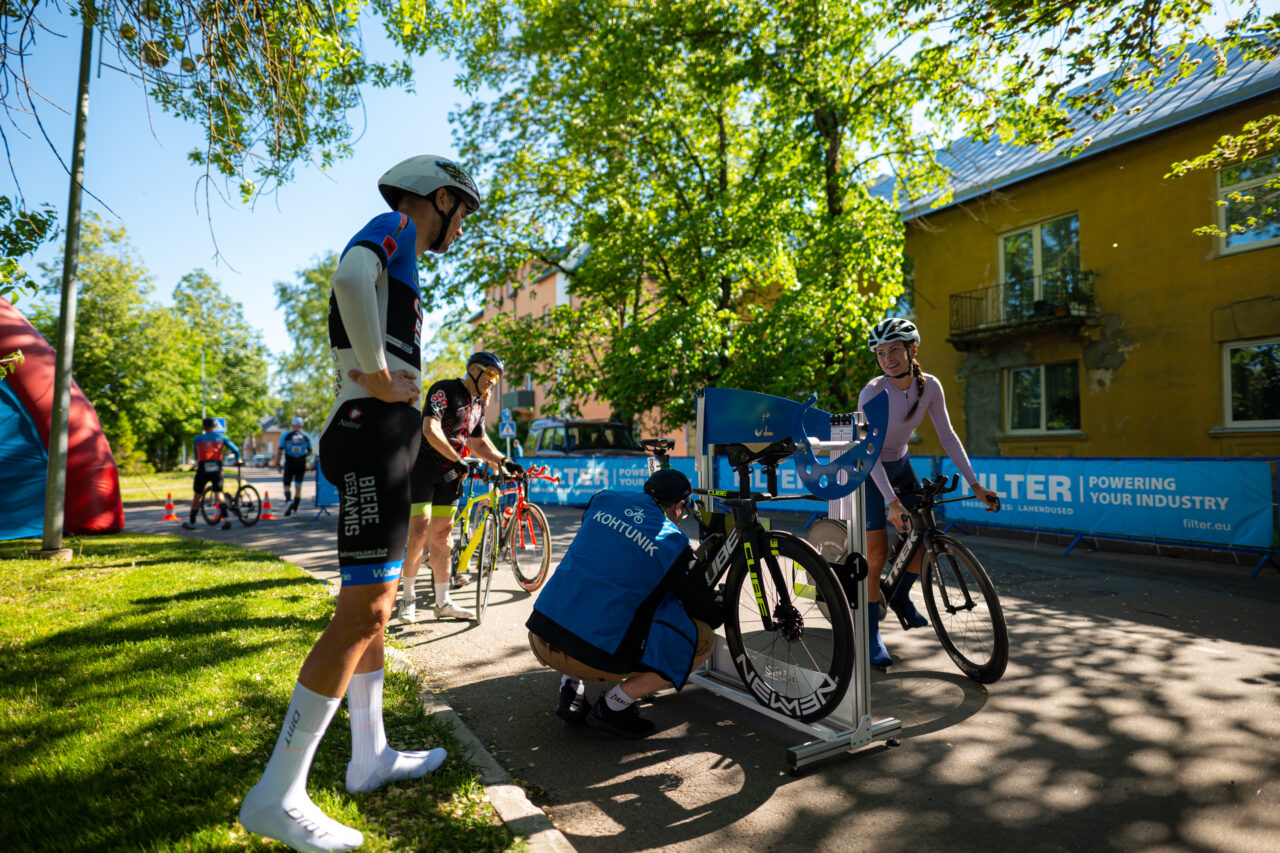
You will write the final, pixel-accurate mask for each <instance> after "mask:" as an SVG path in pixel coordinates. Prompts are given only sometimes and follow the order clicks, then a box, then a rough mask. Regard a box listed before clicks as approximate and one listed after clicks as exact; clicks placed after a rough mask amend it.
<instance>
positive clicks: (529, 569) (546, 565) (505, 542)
mask: <svg viewBox="0 0 1280 853" xmlns="http://www.w3.org/2000/svg"><path fill="white" fill-rule="evenodd" d="M529 480H546V481H547V482H548V483H558V482H560V478H559V477H553V476H551V475H550V474H549V473H548V468H547V466H546V465H538V466H534V467H531V468H527V469H525V472H524V475H523V476H521V477H515V478H513V479H512V480H511V481H510V485H509V487H508V488H503V489H502V495H503V497H504V498H505V497H506V496H507V495H513V496H514V500H503V501H502V504H503V506H502V537H501V538H500V539H499V541H500V542H502V547H503V549H504V550H505V551H506V553H507V556H508V558H509V559H510V560H511V571H512V572H514V573H515V576H516V583H518V584H520V588H521V589H523V590H524V591H525V592H534V591H536V590H537V589H539V588H540V587H541V586H542V584H543V583H545V582H546V580H547V573H548V572H549V571H550V570H551V532H550V530H549V529H548V528H547V516H546V514H544V513H543V511H542V508H541V507H539V506H538V505H537V504H532V503H529Z"/></svg>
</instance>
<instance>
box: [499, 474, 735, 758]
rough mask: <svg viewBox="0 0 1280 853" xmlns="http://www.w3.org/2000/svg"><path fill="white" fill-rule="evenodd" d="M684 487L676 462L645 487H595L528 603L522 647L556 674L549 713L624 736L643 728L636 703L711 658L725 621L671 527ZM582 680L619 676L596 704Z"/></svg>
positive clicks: (685, 542) (647, 729)
mask: <svg viewBox="0 0 1280 853" xmlns="http://www.w3.org/2000/svg"><path fill="white" fill-rule="evenodd" d="M691 491H692V487H691V485H690V483H689V478H688V477H686V476H685V475H684V474H681V473H680V472H679V471H675V470H671V469H667V470H662V471H657V472H655V473H654V474H653V476H651V477H650V478H649V479H648V481H646V482H645V486H644V493H643V494H640V493H636V492H610V491H605V492H600V493H598V494H596V495H594V496H593V497H592V498H591V501H590V502H589V503H588V504H587V508H586V510H585V511H584V513H583V516H582V526H581V527H580V528H579V529H578V534H577V535H576V536H575V537H574V538H573V542H572V543H571V544H570V545H569V550H568V551H567V552H566V553H565V556H564V559H563V560H562V561H561V562H560V565H559V566H557V567H556V570H555V572H554V574H552V576H551V579H550V580H549V581H547V585H546V586H545V587H543V588H542V593H541V594H540V595H539V596H538V600H537V601H536V602H535V603H534V608H533V613H532V614H531V615H530V616H529V620H528V622H526V623H525V627H527V628H528V629H529V647H530V648H531V649H532V650H533V654H534V656H535V657H537V658H538V660H539V661H541V662H542V663H543V664H544V665H546V666H549V667H551V668H552V669H554V670H556V671H557V672H559V673H560V674H561V676H562V678H561V680H560V700H559V704H558V706H557V707H556V714H557V716H559V717H560V718H561V719H563V720H565V721H566V722H568V723H571V724H580V723H582V722H586V723H587V724H588V725H590V726H592V727H594V728H598V729H601V730H603V731H607V732H611V733H612V734H616V735H619V736H620V737H625V738H642V737H647V736H648V735H650V734H652V733H653V732H654V730H655V726H654V724H653V722H652V721H650V720H646V719H644V718H642V717H641V716H640V712H639V709H638V708H637V707H636V702H637V700H639V699H642V698H643V697H645V696H647V695H648V694H650V693H652V692H653V691H655V690H660V689H662V688H664V687H670V686H672V685H674V686H675V688H676V689H677V690H679V689H681V688H682V687H684V684H685V682H686V681H687V680H688V678H689V673H690V672H692V671H693V669H694V668H695V667H697V666H698V665H700V664H701V663H703V662H704V661H706V660H707V659H708V658H710V657H711V652H712V650H713V648H714V643H715V634H714V631H715V629H716V628H718V627H719V626H720V625H721V624H722V623H723V622H724V615H723V611H722V609H721V605H720V602H718V601H717V600H716V597H715V596H714V594H713V593H712V591H711V589H710V588H709V587H708V586H707V581H706V573H705V572H704V570H703V566H702V565H701V564H700V563H699V562H698V559H697V557H695V556H694V553H693V548H692V545H691V543H690V542H689V537H688V536H686V535H685V534H684V532H683V531H682V530H681V529H680V527H679V522H680V520H681V519H682V518H683V517H684V516H685V515H687V514H688V500H689V495H690V493H691ZM585 681H595V682H603V681H618V682H620V683H619V684H617V685H615V686H614V687H613V688H612V689H610V690H608V691H606V692H605V693H603V694H601V696H600V698H599V699H598V700H597V701H596V703H595V705H591V704H590V703H589V702H588V700H587V698H586V688H585V685H584V683H583V682H585Z"/></svg>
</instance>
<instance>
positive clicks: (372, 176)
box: [0, 6, 465, 353]
mask: <svg viewBox="0 0 1280 853" xmlns="http://www.w3.org/2000/svg"><path fill="white" fill-rule="evenodd" d="M53 14H54V11H53V9H51V8H50V7H48V6H46V7H45V9H44V11H43V12H42V18H43V20H44V22H45V23H46V25H48V26H51V28H52V29H53V30H54V32H55V33H57V34H60V35H63V36H65V37H64V38H56V37H54V36H53V34H51V33H41V35H40V37H39V40H38V42H37V46H36V49H35V51H34V53H33V55H32V57H31V58H30V61H29V62H28V75H29V77H30V79H31V80H32V82H33V84H34V86H35V87H36V88H38V89H39V91H40V92H41V93H42V94H43V95H44V97H45V98H47V99H48V100H49V101H51V102H52V103H53V104H55V105H56V106H51V105H49V104H47V103H46V104H43V105H42V106H41V112H40V116H41V120H42V122H43V123H44V127H45V130H46V132H47V133H48V134H49V138H50V140H52V142H53V143H54V145H55V146H57V154H55V152H54V151H53V150H51V149H50V147H49V144H48V143H47V142H46V141H45V140H44V139H43V137H41V136H40V134H39V131H38V129H37V128H36V126H35V124H34V122H30V121H23V122H21V123H20V124H19V128H20V131H19V130H16V129H15V128H14V126H13V125H12V124H11V123H8V122H7V120H6V119H4V118H2V117H0V121H6V126H5V132H6V134H7V136H8V140H9V147H10V156H11V158H12V166H13V170H12V171H13V173H16V175H17V176H18V180H19V181H20V182H21V190H22V194H23V195H24V196H25V199H26V203H27V204H28V205H30V206H35V205H38V204H40V203H42V202H48V203H50V204H52V205H53V206H54V207H55V208H56V209H57V211H58V216H59V220H60V222H62V223H63V224H64V225H65V217H66V210H67V192H68V187H69V178H68V176H67V173H66V171H65V170H64V168H63V166H62V165H61V163H60V162H59V160H58V156H57V155H61V157H62V158H63V160H64V161H65V162H67V163H69V162H70V159H71V139H72V130H73V120H72V116H71V114H70V112H71V106H72V105H73V104H74V102H75V95H76V82H77V75H78V69H79V51H80V30H79V21H78V20H76V19H71V18H67V17H65V16H64V17H62V18H51V17H44V16H47V15H53ZM364 35H365V45H366V49H367V50H368V53H369V55H370V56H371V57H373V58H375V59H385V60H392V59H396V58H399V56H400V53H399V52H398V51H397V50H396V48H394V47H393V46H392V45H390V43H389V42H387V41H386V39H385V38H384V37H383V35H382V33H381V31H380V29H379V28H378V27H377V26H376V25H370V24H368V23H366V24H365V26H364ZM98 49H99V44H98V41H97V40H96V39H95V41H94V75H93V78H92V80H91V82H90V91H89V123H88V130H87V140H86V148H85V152H86V153H85V187H86V189H87V190H88V191H89V192H92V193H93V194H94V195H96V196H97V198H96V199H95V198H92V197H90V196H89V195H85V197H84V202H83V204H84V210H85V211H86V212H89V211H93V212H95V213H97V214H99V215H101V216H102V217H103V218H105V219H108V220H109V221H112V222H114V223H117V224H123V225H124V226H125V228H126V229H127V230H128V234H129V241H130V243H132V245H133V247H134V249H135V250H136V253H137V255H138V256H139V257H140V258H141V260H142V262H143V263H144V264H145V265H146V266H147V267H148V269H149V270H150V271H151V273H152V275H153V277H154V282H153V284H154V290H153V292H152V298H153V299H154V300H156V301H159V302H162V303H165V304H168V303H169V302H170V296H171V294H172V292H173V288H174V285H176V284H177V283H178V280H179V279H181V278H182V276H184V275H186V274H187V273H188V272H191V271H192V270H194V269H197V268H203V269H205V270H206V271H208V272H209V274H210V275H211V276H212V277H213V278H214V279H216V280H217V281H219V282H220V283H221V285H222V287H223V290H224V292H226V293H227V294H229V295H230V296H231V297H232V298H234V299H236V300H237V301H239V302H240V303H241V304H242V305H243V306H244V311H245V316H246V318H247V319H248V321H249V322H250V323H251V324H252V325H253V326H254V327H255V328H257V329H259V330H260V331H261V332H262V340H263V342H264V343H265V344H266V345H267V347H268V348H270V349H271V351H272V352H273V353H279V352H282V351H284V350H287V349H289V348H290V347H291V343H290V338H289V335H288V332H287V330H286V329H285V324H284V315H283V312H281V311H280V310H279V309H277V308H276V300H275V296H274V293H273V289H272V283H273V282H276V281H290V280H293V279H294V278H295V275H296V273H297V272H298V271H299V270H302V269H305V268H307V267H309V266H310V265H311V264H312V263H313V262H314V261H315V260H316V259H318V258H319V257H321V256H323V255H324V254H325V253H326V252H328V251H340V250H341V249H342V247H343V246H344V245H346V242H347V240H348V239H349V238H350V237H351V235H352V234H354V233H355V232H356V230H358V229H359V228H360V226H361V225H363V224H364V223H365V222H366V221H367V220H368V219H369V218H370V217H372V216H373V215H375V214H377V213H379V212H381V211H382V210H384V209H385V204H384V202H383V201H382V198H381V196H380V195H379V194H378V191H377V179H378V176H379V175H381V174H382V173H383V172H384V171H385V170H386V169H387V168H388V167H390V166H391V165H392V164H394V163H396V162H398V161H400V160H402V159H404V158H405V157H409V156H412V155H414V154H423V153H442V154H448V153H452V152H453V151H454V150H455V148H454V143H453V137H452V128H451V127H450V125H449V121H448V114H449V112H450V111H451V110H453V109H455V108H456V107H458V106H459V105H461V104H462V103H464V100H465V95H463V94H462V93H461V92H460V91H459V90H458V89H457V88H456V87H455V86H454V84H453V81H454V79H455V77H456V76H457V73H458V67H457V65H456V64H455V63H453V62H452V61H450V60H447V59H445V58H444V57H441V56H439V55H434V56H431V57H427V58H421V59H416V60H415V61H414V69H415V75H414V78H415V84H416V88H417V93H416V94H413V93H408V92H404V91H386V90H375V89H368V90H366V91H365V92H364V95H365V111H364V114H363V115H362V114H361V113H360V111H359V110H356V111H354V112H353V113H352V114H351V115H350V116H349V120H350V122H351V125H352V127H353V128H355V130H356V133H357V134H359V133H360V131H361V129H362V128H363V134H362V135H361V136H360V138H359V139H358V140H357V141H356V142H355V143H354V149H355V154H354V156H352V157H350V158H348V159H346V160H343V161H341V162H339V163H337V164H335V165H334V166H333V167H332V168H331V169H329V170H328V171H326V172H322V171H321V170H320V169H319V168H317V167H316V166H312V165H303V166H300V167H299V168H298V169H297V171H296V174H295V177H294V180H293V181H292V182H290V183H289V184H286V185H285V186H284V187H282V188H281V189H280V190H279V192H278V193H276V194H274V195H270V196H266V197H263V198H261V199H259V200H258V201H257V203H256V204H255V205H253V206H252V207H249V206H246V205H242V204H240V203H239V201H238V200H234V201H231V202H226V201H223V200H221V199H220V198H218V197H217V196H216V195H212V196H211V201H210V202H209V203H208V204H206V199H205V193H204V191H203V188H202V185H201V184H200V183H199V178H200V176H201V174H202V172H201V170H200V169H199V168H198V167H196V166H194V165H191V164H190V163H188V161H187V152H188V151H190V150H191V149H192V148H197V147H200V146H201V144H202V142H203V137H202V135H201V133H200V130H199V128H198V127H197V126H196V125H194V124H186V123H183V122H181V121H179V120H177V119H174V118H171V117H170V116H168V115H166V114H165V113H163V112H162V111H161V110H160V109H159V107H157V106H155V105H154V104H153V103H151V102H150V101H149V100H148V99H147V98H146V96H145V95H144V94H143V92H142V89H141V87H140V86H139V85H138V83H137V82H136V81H135V80H133V79H131V78H129V77H127V76H126V75H124V74H123V73H121V72H119V71H114V70H112V69H110V68H107V67H101V68H100V69H99V64H98ZM112 53H113V49H112V48H111V47H110V45H108V47H107V54H108V56H107V57H106V60H107V61H108V62H110V61H111V54H112ZM64 111H65V112H64ZM23 133H26V134H27V137H25V138H24V136H23ZM16 192H17V187H16V186H15V182H14V176H13V174H11V173H10V171H9V170H7V169H6V170H4V171H3V173H0V194H7V195H15V194H16ZM210 223H212V231H213V234H212V235H211V234H210V230H211V226H210ZM215 237H216V240H217V247H216V248H215V243H214V239H215ZM61 243H62V239H61V237H59V240H58V245H57V246H56V247H55V246H52V245H50V246H46V247H45V248H43V249H42V250H41V251H40V252H39V253H38V254H37V255H36V261H45V262H49V261H54V262H56V263H57V264H58V265H59V268H60V267H61V258H62V250H61ZM219 251H220V253H221V257H220V258H216V257H215V255H216V254H218V252H219ZM23 265H24V266H25V267H26V268H27V271H28V272H29V273H31V274H32V275H33V276H35V277H39V273H38V269H37V267H36V263H35V262H33V261H32V260H31V259H30V258H27V259H24V260H23ZM19 307H22V305H21V303H19ZM430 325H431V324H428V328H429V327H430Z"/></svg>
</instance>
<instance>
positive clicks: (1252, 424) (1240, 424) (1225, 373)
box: [1222, 336, 1280, 429]
mask: <svg viewBox="0 0 1280 853" xmlns="http://www.w3.org/2000/svg"><path fill="white" fill-rule="evenodd" d="M1269 344H1277V345H1280V336H1276V337H1270V338H1252V339H1250V340H1243V341H1227V342H1226V343H1224V344H1223V345H1222V423H1223V424H1224V425H1225V426H1228V427H1235V428H1237V429H1239V428H1249V429H1280V419H1274V420H1265V421H1238V420H1235V418H1233V417H1232V414H1231V351H1232V350H1233V349H1242V348H1244V347H1257V346H1267V345H1269Z"/></svg>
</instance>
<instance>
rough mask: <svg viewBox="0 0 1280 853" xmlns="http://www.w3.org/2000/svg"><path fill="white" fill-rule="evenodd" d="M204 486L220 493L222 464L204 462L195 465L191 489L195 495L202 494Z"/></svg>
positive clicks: (209, 461)
mask: <svg viewBox="0 0 1280 853" xmlns="http://www.w3.org/2000/svg"><path fill="white" fill-rule="evenodd" d="M206 486H213V487H214V488H215V489H217V490H218V491H222V463H221V462H216V461H211V460H208V459H206V460H204V461H203V462H197V463H196V480H195V484H194V485H193V486H192V487H191V488H192V489H193V490H194V491H195V493H196V494H197V495H202V494H204V490H205V487H206Z"/></svg>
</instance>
